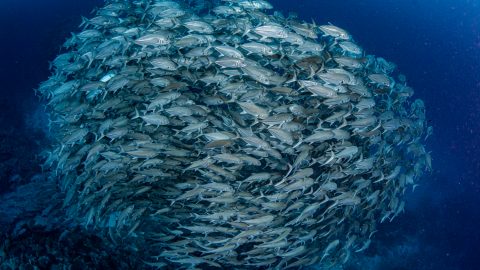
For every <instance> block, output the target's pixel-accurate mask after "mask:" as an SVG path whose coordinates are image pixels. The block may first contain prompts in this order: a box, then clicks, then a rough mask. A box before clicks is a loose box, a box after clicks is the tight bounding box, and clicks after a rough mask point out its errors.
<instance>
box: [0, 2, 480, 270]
mask: <svg viewBox="0 0 480 270" xmlns="http://www.w3.org/2000/svg"><path fill="white" fill-rule="evenodd" d="M271 3H272V4H273V5H274V8H275V9H277V10H280V11H282V12H284V14H287V13H288V12H294V13H296V14H298V16H299V17H300V18H302V19H305V20H307V21H311V19H314V20H315V21H316V22H317V24H325V23H328V22H331V23H333V24H335V25H338V26H340V27H342V28H345V29H347V30H349V31H350V33H351V34H352V35H353V37H354V39H355V40H356V41H357V42H358V43H359V44H360V45H361V46H362V47H363V48H364V49H365V50H366V52H367V53H369V54H375V55H377V56H381V57H384V58H385V59H387V60H389V61H392V62H394V63H396V64H397V65H398V69H399V70H400V72H401V73H403V74H405V75H406V77H407V81H408V84H409V85H410V86H412V87H413V88H414V89H415V97H418V98H421V99H423V100H424V101H425V104H426V107H427V117H428V121H429V124H430V125H432V126H433V128H434V135H433V136H431V137H430V139H429V141H428V149H429V150H430V151H432V158H433V171H432V172H431V173H430V174H426V175H425V176H424V177H423V178H422V179H421V182H420V185H419V186H418V187H417V189H416V191H415V192H414V193H411V194H408V195H407V201H408V202H407V206H406V211H405V213H404V214H403V215H401V216H399V217H398V218H396V219H395V220H394V221H393V222H391V223H387V224H382V225H381V226H380V227H379V232H378V233H377V234H376V241H375V242H374V244H372V246H371V247H370V249H369V250H368V251H367V252H366V253H365V254H364V255H363V256H359V257H357V258H355V263H353V264H352V265H351V266H350V269H382V270H383V269H385V270H389V269H440V270H443V269H445V270H446V269H448V270H454V269H459V270H468V269H472V270H473V269H480V264H479V262H478V257H479V256H480V245H479V243H480V232H479V230H480V227H479V224H480V149H479V147H480V1H467V0H459V1H453V0H450V1H449V0H424V1H421V0H402V1H398V0H397V1H395V0H381V1H380V0H370V1H358V0H357V1H352V0H344V1H326V0H324V1H321V0H301V1H287V0H283V1H280V0H276V1H273V0H272V1H271ZM101 4H102V1H94V0H84V1H73V0H69V1H66V0H43V1H34V0H30V1H26V0H3V1H1V2H0V37H1V39H0V52H1V54H0V55H1V61H0V83H1V84H0V91H1V95H0V125H1V126H0V129H1V132H0V134H1V143H2V145H1V147H2V149H1V152H0V162H1V163H2V164H1V165H2V167H1V169H2V170H6V171H5V172H3V171H2V174H1V181H0V190H1V191H2V192H5V191H7V190H8V189H9V188H11V187H12V185H14V184H15V183H14V182H15V181H23V182H25V181H28V177H30V176H31V175H32V174H33V172H27V171H28V170H40V168H39V167H38V164H31V163H29V162H35V160H36V159H35V155H36V154H37V153H35V151H37V150H38V147H37V146H38V144H39V142H38V141H39V140H42V138H41V135H39V134H41V127H39V128H38V129H40V130H37V128H36V125H35V124H36V123H37V124H38V122H41V121H45V120H44V118H42V116H41V113H39V111H40V112H41V107H40V103H39V102H38V101H37V98H36V97H35V96H34V93H33V90H32V89H33V88H35V87H36V86H37V85H38V83H39V82H41V81H43V80H45V79H46V78H47V77H48V76H49V74H50V72H49V70H48V61H49V60H51V59H53V57H54V56H55V55H56V54H58V52H59V46H60V45H61V44H62V43H63V41H64V40H65V38H66V37H67V36H69V33H70V32H72V31H77V28H76V27H77V25H78V24H79V23H80V16H82V15H83V16H89V14H90V11H91V10H92V9H93V7H94V6H96V5H101ZM39 108H40V109H39ZM35 112H37V114H35ZM31 115H36V116H35V117H32V116H31ZM39 126H41V125H40V124H39ZM12 134H14V135H12ZM20 150H21V152H20ZM19 156H20V157H19ZM27 157H29V158H28V159H27V160H24V159H26V158H27ZM12 159H13V161H12ZM22 166H23V167H22ZM15 175H19V176H18V177H20V178H21V180H18V177H17V178H15V179H12V177H14V176H15Z"/></svg>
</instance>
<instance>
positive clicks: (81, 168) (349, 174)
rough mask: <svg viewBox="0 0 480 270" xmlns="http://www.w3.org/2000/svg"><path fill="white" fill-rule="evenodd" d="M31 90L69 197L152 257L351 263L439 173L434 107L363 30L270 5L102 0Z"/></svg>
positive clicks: (181, 264)
mask: <svg viewBox="0 0 480 270" xmlns="http://www.w3.org/2000/svg"><path fill="white" fill-rule="evenodd" d="M105 2H106V3H105V6H103V7H101V8H98V9H96V10H95V13H94V15H93V17H92V18H83V21H82V24H81V25H80V28H81V29H80V31H79V32H78V33H74V34H72V36H71V37H70V38H68V39H67V41H66V42H65V44H64V46H63V47H64V48H63V52H62V53H61V54H60V55H58V56H57V57H56V58H55V59H54V60H53V61H52V62H51V68H52V71H53V73H52V75H51V77H50V78H49V79H48V80H47V81H45V82H43V83H41V84H40V86H39V87H38V89H37V90H36V91H37V93H38V95H40V96H41V97H42V98H43V99H44V100H45V103H46V104H47V105H46V106H47V108H48V112H49V113H50V129H51V132H52V133H53V134H54V137H55V138H56V139H57V143H56V144H55V145H54V146H53V148H52V150H51V151H50V152H49V153H48V155H47V157H46V161H45V164H44V170H48V171H49V172H50V175H51V177H54V178H56V179H58V183H59V187H60V189H61V191H62V192H63V193H64V194H65V195H64V196H65V198H64V204H63V210H64V211H65V216H66V217H67V219H68V220H69V221H71V222H73V223H74V224H78V225H81V226H84V227H85V228H88V229H91V230H97V231H98V232H99V235H101V236H102V237H103V239H104V240H105V241H112V242H114V243H118V244H119V245H131V246H132V250H135V251H138V253H139V254H140V255H141V256H142V260H143V261H144V262H145V266H146V267H153V268H159V269H161V268H167V267H175V268H178V269H195V268H197V269H217V268H218V269H220V268H225V269H257V268H258V269H290V268H292V269H295V268H301V267H305V266H308V265H314V264H317V265H321V266H322V267H324V268H325V269H328V268H329V267H333V266H338V265H341V264H344V263H346V262H347V261H348V260H349V258H350V257H351V255H352V254H354V253H355V252H361V251H364V250H366V249H367V248H368V247H369V245H370V243H371V241H372V237H373V235H374V233H375V232H376V226H377V224H378V223H379V222H385V221H390V220H392V219H393V218H394V217H396V216H397V215H399V214H400V213H401V212H402V211H403V209H404V205H405V203H404V201H403V195H404V192H405V191H406V189H407V188H409V187H413V188H414V187H415V186H416V181H417V180H418V178H419V177H420V176H421V175H422V174H423V173H424V172H425V171H428V170H430V169H431V158H430V154H429V153H428V152H427V151H426V149H425V147H424V140H425V139H426V137H428V136H429V135H430V134H431V128H430V127H427V125H426V118H425V106H424V104H423V102H422V101H421V100H418V99H417V100H412V98H411V97H412V95H413V93H414V91H413V89H412V88H411V87H409V86H407V84H406V79H405V77H404V76H403V75H398V76H397V78H394V76H393V72H394V70H395V65H394V64H392V63H390V62H388V61H386V60H385V59H383V58H380V57H375V56H373V55H366V54H365V52H364V51H363V49H362V48H361V47H360V46H359V45H357V44H356V43H355V42H354V40H353V38H352V37H351V35H350V34H349V33H348V32H347V31H346V30H344V29H342V28H339V27H337V26H334V25H332V24H324V25H316V24H315V23H313V22H312V23H307V22H304V21H301V20H299V19H298V18H297V17H296V16H294V15H290V16H288V17H285V16H284V15H282V14H281V13H280V12H274V11H272V6H271V4H269V3H268V2H266V1H264V0H223V1H210V2H207V1H201V0H198V1H170V0H131V1H127V0H107V1H105Z"/></svg>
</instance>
